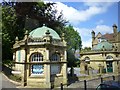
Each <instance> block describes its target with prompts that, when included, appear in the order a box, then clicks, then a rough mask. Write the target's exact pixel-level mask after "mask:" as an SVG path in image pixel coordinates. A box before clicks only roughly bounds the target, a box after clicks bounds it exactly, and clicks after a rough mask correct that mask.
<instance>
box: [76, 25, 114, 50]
mask: <svg viewBox="0 0 120 90" xmlns="http://www.w3.org/2000/svg"><path fill="white" fill-rule="evenodd" d="M74 29H75V30H77V31H78V32H79V34H80V36H81V39H82V45H83V46H82V47H83V48H84V47H92V37H91V32H92V30H94V31H95V33H96V35H97V34H98V32H101V34H106V33H112V32H113V30H112V27H111V26H107V25H97V26H96V27H93V28H89V29H88V28H78V27H74Z"/></svg>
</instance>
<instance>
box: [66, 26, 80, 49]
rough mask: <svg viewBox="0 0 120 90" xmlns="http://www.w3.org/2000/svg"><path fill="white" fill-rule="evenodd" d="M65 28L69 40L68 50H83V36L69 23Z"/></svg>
mask: <svg viewBox="0 0 120 90" xmlns="http://www.w3.org/2000/svg"><path fill="white" fill-rule="evenodd" d="M64 29H65V39H66V41H67V46H68V50H74V51H76V50H77V49H78V50H81V47H82V46H81V43H82V42H81V37H80V35H79V33H78V32H77V31H75V30H74V28H73V26H71V25H69V26H67V27H65V28H64Z"/></svg>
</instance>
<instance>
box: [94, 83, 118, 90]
mask: <svg viewBox="0 0 120 90" xmlns="http://www.w3.org/2000/svg"><path fill="white" fill-rule="evenodd" d="M96 90H120V82H117V81H105V82H103V83H101V84H100V85H98V87H97V88H96Z"/></svg>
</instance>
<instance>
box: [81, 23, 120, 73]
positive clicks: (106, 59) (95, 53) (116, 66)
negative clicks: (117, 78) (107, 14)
mask: <svg viewBox="0 0 120 90" xmlns="http://www.w3.org/2000/svg"><path fill="white" fill-rule="evenodd" d="M91 34H92V50H91V51H90V52H83V53H80V56H81V63H80V70H81V73H84V74H94V73H96V74H97V73H116V74H117V73H120V32H118V30H117V26H116V25H115V24H114V25H113V33H111V34H108V33H106V34H104V35H102V34H101V33H100V32H99V33H98V34H97V35H95V32H94V31H92V32H91Z"/></svg>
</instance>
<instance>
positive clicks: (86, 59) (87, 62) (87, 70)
mask: <svg viewBox="0 0 120 90" xmlns="http://www.w3.org/2000/svg"><path fill="white" fill-rule="evenodd" d="M84 60H85V73H86V74H89V69H88V64H90V58H89V57H85V59H84Z"/></svg>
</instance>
